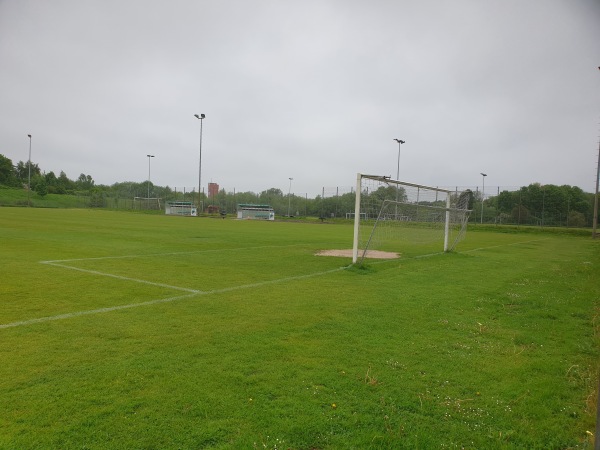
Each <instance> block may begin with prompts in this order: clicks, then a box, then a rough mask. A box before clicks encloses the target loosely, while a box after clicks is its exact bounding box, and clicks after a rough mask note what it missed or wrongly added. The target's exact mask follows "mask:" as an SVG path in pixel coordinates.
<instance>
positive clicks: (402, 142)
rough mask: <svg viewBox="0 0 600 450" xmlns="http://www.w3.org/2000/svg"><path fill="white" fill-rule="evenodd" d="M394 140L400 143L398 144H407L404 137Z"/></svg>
mask: <svg viewBox="0 0 600 450" xmlns="http://www.w3.org/2000/svg"><path fill="white" fill-rule="evenodd" d="M394 140H395V141H396V142H397V143H398V144H405V143H406V141H403V140H402V139H395V138H394Z"/></svg>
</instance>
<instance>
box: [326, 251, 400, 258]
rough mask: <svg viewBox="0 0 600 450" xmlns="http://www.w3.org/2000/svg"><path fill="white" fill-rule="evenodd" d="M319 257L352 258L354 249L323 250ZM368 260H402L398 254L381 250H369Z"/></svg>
mask: <svg viewBox="0 0 600 450" xmlns="http://www.w3.org/2000/svg"><path fill="white" fill-rule="evenodd" d="M315 254H316V255H317V256H338V257H343V258H352V249H347V250H321V251H320V252H317V253H315ZM366 257H367V258H371V259H396V258H400V255H399V254H398V253H394V252H382V251H380V250H367V254H366Z"/></svg>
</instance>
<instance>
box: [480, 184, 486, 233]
mask: <svg viewBox="0 0 600 450" xmlns="http://www.w3.org/2000/svg"><path fill="white" fill-rule="evenodd" d="M479 173H480V174H481V176H482V180H483V186H482V187H481V223H483V199H484V196H485V177H487V173H483V172H479Z"/></svg>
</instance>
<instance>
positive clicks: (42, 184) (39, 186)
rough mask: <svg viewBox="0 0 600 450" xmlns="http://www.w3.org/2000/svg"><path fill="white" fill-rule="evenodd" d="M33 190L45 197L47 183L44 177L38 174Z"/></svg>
mask: <svg viewBox="0 0 600 450" xmlns="http://www.w3.org/2000/svg"><path fill="white" fill-rule="evenodd" d="M32 185H33V183H32ZM35 192H36V193H37V194H38V195H39V196H40V197H45V196H46V194H48V185H47V184H46V179H45V178H44V177H42V176H40V177H38V178H37V179H36V184H35Z"/></svg>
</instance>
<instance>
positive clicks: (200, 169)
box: [194, 114, 206, 217]
mask: <svg viewBox="0 0 600 450" xmlns="http://www.w3.org/2000/svg"><path fill="white" fill-rule="evenodd" d="M194 117H195V118H196V119H198V120H199V121H200V157H199V159H198V211H200V210H201V208H200V189H201V188H202V122H204V118H205V117H206V116H205V115H204V114H200V115H198V114H194ZM198 217H200V214H198Z"/></svg>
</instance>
